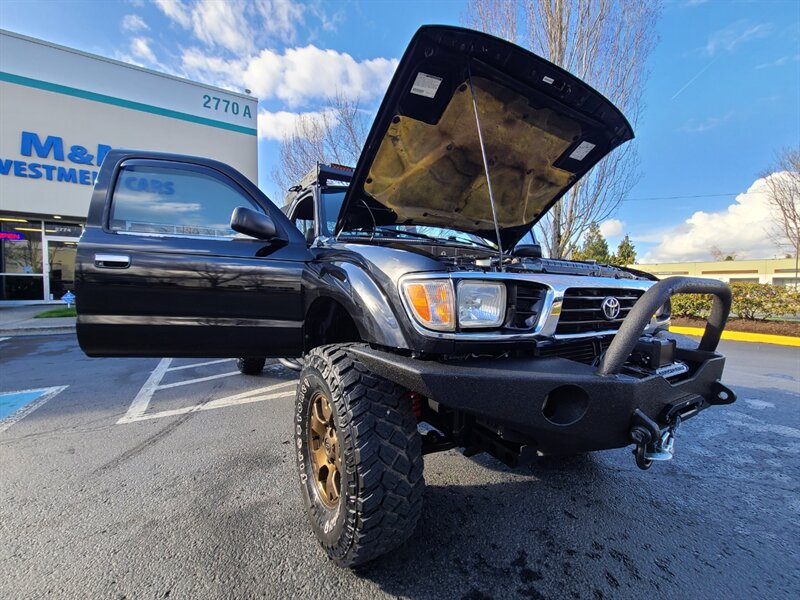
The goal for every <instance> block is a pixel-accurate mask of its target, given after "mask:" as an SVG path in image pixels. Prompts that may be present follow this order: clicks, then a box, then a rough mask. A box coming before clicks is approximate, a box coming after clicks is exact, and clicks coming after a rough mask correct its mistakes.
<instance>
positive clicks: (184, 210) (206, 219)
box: [109, 165, 263, 239]
mask: <svg viewBox="0 0 800 600" xmlns="http://www.w3.org/2000/svg"><path fill="white" fill-rule="evenodd" d="M237 206H246V207H248V208H252V209H254V210H258V211H259V212H263V211H262V210H261V209H260V208H259V207H258V206H256V205H255V204H253V202H252V201H251V200H250V199H249V198H248V197H247V196H245V195H244V194H242V193H241V192H240V191H238V190H236V189H235V188H233V187H232V186H230V185H227V184H225V183H224V182H222V181H220V180H219V179H217V178H216V177H213V176H211V175H207V174H204V173H201V172H198V171H192V170H188V169H180V168H175V167H155V166H149V165H147V166H144V165H135V166H128V167H123V168H122V171H121V172H120V174H119V178H118V179H117V184H116V187H115V189H114V197H113V199H112V202H111V219H110V223H109V226H110V228H111V229H112V230H114V231H120V232H131V233H155V234H161V235H175V236H192V237H198V236H200V237H212V238H223V239H224V238H227V239H232V238H234V237H237V236H240V234H237V233H236V232H235V231H233V230H232V229H231V228H230V219H231V213H232V212H233V209H234V208H236V207H237Z"/></svg>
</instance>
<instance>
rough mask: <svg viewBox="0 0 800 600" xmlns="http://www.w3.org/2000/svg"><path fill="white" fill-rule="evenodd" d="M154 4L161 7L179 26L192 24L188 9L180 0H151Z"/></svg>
mask: <svg viewBox="0 0 800 600" xmlns="http://www.w3.org/2000/svg"><path fill="white" fill-rule="evenodd" d="M153 1H154V2H155V3H156V6H158V8H160V9H161V12H163V13H164V14H165V15H166V16H167V17H169V18H170V19H172V20H173V21H175V22H176V23H178V25H180V26H181V27H187V28H188V27H189V26H190V25H191V24H192V18H191V16H190V14H189V9H187V8H186V6H185V5H184V4H183V2H181V0H153Z"/></svg>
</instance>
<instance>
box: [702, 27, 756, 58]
mask: <svg viewBox="0 0 800 600" xmlns="http://www.w3.org/2000/svg"><path fill="white" fill-rule="evenodd" d="M770 29H771V28H770V26H769V25H768V24H766V23H759V24H757V25H751V24H749V23H747V22H746V21H737V22H736V23H732V24H731V25H728V26H727V27H724V28H722V29H720V30H718V31H715V32H713V33H712V34H711V35H709V36H708V42H707V43H706V46H705V51H706V54H708V55H709V56H714V55H715V54H717V53H718V52H720V51H725V52H733V51H734V50H735V49H736V48H737V46H739V45H741V44H743V43H744V42H748V41H751V40H756V39H759V38H763V37H765V36H766V35H767V34H769V32H770Z"/></svg>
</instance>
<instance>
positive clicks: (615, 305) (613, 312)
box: [600, 296, 620, 321]
mask: <svg viewBox="0 0 800 600" xmlns="http://www.w3.org/2000/svg"><path fill="white" fill-rule="evenodd" d="M600 308H602V309H603V316H604V317H605V318H606V319H608V320H609V321H613V320H614V319H616V318H617V317H618V316H619V309H620V306H619V300H617V299H616V298H614V296H608V297H607V298H603V303H602V304H601V305H600Z"/></svg>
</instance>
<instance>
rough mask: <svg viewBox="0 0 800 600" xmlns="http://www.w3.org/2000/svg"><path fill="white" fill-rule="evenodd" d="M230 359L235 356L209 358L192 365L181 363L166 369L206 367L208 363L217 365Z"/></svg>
mask: <svg viewBox="0 0 800 600" xmlns="http://www.w3.org/2000/svg"><path fill="white" fill-rule="evenodd" d="M232 360H236V359H235V358H221V359H219V360H209V361H206V362H201V363H194V364H193V365H181V366H180V367H170V368H169V369H167V371H170V372H172V371H180V370H181V369H194V368H196V367H206V366H208V365H218V364H220V363H224V362H230V361H232Z"/></svg>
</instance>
